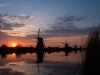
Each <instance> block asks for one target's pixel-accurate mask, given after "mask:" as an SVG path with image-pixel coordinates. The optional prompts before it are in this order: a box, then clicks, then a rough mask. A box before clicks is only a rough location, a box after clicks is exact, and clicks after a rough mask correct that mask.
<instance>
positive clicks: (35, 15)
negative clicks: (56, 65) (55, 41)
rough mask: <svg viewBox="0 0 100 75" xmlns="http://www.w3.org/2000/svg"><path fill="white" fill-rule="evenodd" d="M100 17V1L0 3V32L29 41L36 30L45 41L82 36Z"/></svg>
mask: <svg viewBox="0 0 100 75" xmlns="http://www.w3.org/2000/svg"><path fill="white" fill-rule="evenodd" d="M99 14H100V0H0V30H1V33H3V34H5V35H8V36H13V37H14V36H17V37H28V38H30V37H31V36H33V35H36V34H37V31H38V29H39V28H40V29H41V31H42V32H43V35H44V36H45V37H48V35H49V37H54V36H65V35H66V33H65V32H69V33H70V34H71V35H72V36H75V35H82V34H85V33H86V32H88V30H89V28H90V27H92V26H93V23H94V24H99V23H100V15H99ZM54 33H55V34H56V35H55V34H54ZM62 33H63V34H62ZM46 34H47V35H46ZM67 36H68V35H67Z"/></svg>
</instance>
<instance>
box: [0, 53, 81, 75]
mask: <svg viewBox="0 0 100 75" xmlns="http://www.w3.org/2000/svg"><path fill="white" fill-rule="evenodd" d="M35 61H36V55H35V53H32V54H29V53H27V54H21V55H20V54H17V55H16V54H15V53H13V54H8V55H4V56H1V57H0V75H80V72H81V54H80V53H79V52H78V53H77V54H75V53H74V52H72V53H69V55H68V56H67V57H66V56H65V54H64V53H63V52H60V53H51V54H48V53H46V54H45V58H44V62H43V63H40V64H38V65H37V63H35ZM38 66H39V68H38Z"/></svg>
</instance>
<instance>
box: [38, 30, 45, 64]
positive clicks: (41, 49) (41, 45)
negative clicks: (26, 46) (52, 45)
mask: <svg viewBox="0 0 100 75" xmlns="http://www.w3.org/2000/svg"><path fill="white" fill-rule="evenodd" d="M36 39H37V46H36V50H37V51H36V55H37V63H41V62H43V58H44V42H43V38H42V37H40V29H39V31H38V36H37V38H36Z"/></svg>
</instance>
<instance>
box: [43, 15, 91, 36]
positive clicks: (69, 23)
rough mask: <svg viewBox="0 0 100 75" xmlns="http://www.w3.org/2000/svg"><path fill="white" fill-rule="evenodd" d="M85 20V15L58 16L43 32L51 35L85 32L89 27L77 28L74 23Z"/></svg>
mask: <svg viewBox="0 0 100 75" xmlns="http://www.w3.org/2000/svg"><path fill="white" fill-rule="evenodd" d="M84 20H87V17H76V16H64V17H58V18H57V19H56V21H55V22H54V23H53V24H51V25H50V27H49V29H48V30H45V31H44V33H46V34H48V35H51V36H75V35H83V34H87V33H88V32H89V30H90V28H78V27H77V26H76V25H75V24H76V23H78V22H80V21H84ZM46 34H45V36H46Z"/></svg>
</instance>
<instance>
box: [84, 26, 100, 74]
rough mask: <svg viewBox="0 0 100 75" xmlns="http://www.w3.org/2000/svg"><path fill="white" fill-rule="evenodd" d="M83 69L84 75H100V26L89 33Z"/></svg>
mask: <svg viewBox="0 0 100 75" xmlns="http://www.w3.org/2000/svg"><path fill="white" fill-rule="evenodd" d="M83 68H84V71H83V72H84V75H100V25H98V26H95V27H93V28H92V29H91V31H90V33H89V36H88V39H87V50H86V57H85V62H84V67H83Z"/></svg>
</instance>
